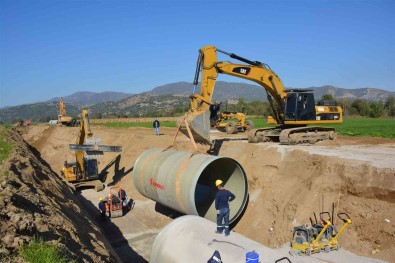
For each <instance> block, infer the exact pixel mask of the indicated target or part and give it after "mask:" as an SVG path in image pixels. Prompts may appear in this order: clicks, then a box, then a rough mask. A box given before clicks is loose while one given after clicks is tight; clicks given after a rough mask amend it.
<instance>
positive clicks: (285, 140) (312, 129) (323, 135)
mask: <svg viewBox="0 0 395 263" xmlns="http://www.w3.org/2000/svg"><path fill="white" fill-rule="evenodd" d="M279 139H280V144H285V145H295V144H314V143H316V142H319V141H324V140H334V139H336V131H335V129H334V128H330V127H317V126H308V127H298V128H289V129H284V130H282V131H281V133H280V137H279Z"/></svg>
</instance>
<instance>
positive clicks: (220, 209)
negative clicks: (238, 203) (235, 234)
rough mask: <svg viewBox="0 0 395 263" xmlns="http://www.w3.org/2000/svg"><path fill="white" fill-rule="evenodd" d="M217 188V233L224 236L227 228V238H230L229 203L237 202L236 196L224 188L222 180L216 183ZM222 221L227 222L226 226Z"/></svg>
mask: <svg viewBox="0 0 395 263" xmlns="http://www.w3.org/2000/svg"><path fill="white" fill-rule="evenodd" d="M215 186H216V187H217V188H218V192H217V194H216V195H215V209H217V230H216V231H215V233H217V234H222V232H223V231H224V228H225V236H229V234H230V230H229V213H230V210H229V202H232V201H233V200H235V198H236V196H235V195H234V194H232V193H231V192H230V191H228V190H226V189H225V188H224V186H223V182H222V181H221V180H217V181H215ZM222 219H224V221H225V226H224V225H222Z"/></svg>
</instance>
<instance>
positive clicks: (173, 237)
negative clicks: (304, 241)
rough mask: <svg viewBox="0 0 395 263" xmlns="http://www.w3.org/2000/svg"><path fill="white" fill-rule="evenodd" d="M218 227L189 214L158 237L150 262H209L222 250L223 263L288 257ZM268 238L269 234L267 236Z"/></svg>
mask: <svg viewBox="0 0 395 263" xmlns="http://www.w3.org/2000/svg"><path fill="white" fill-rule="evenodd" d="M215 229H216V224H215V223H213V222H210V221H208V220H206V219H204V218H201V217H197V216H192V215H187V216H182V217H179V218H177V219H175V220H174V221H173V222H171V223H170V224H168V225H167V226H166V227H165V228H164V229H163V230H162V231H161V232H160V233H159V234H158V235H157V236H156V238H155V241H154V243H153V245H152V248H151V254H150V260H149V262H150V263H162V262H171V263H181V262H182V263H184V262H207V260H208V259H209V258H210V257H211V256H212V255H213V253H214V251H215V250H218V251H219V253H220V255H221V260H222V262H246V254H247V252H251V251H255V252H256V253H258V254H259V259H260V262H261V263H269V262H270V263H273V262H275V261H276V260H278V259H280V258H283V257H285V256H287V254H288V250H287V251H284V250H282V251H283V252H279V251H276V250H274V249H271V248H268V247H265V246H263V245H262V244H259V243H257V242H255V241H253V240H251V239H248V238H247V237H245V236H242V235H241V234H239V233H236V232H231V234H230V235H229V236H227V237H225V236H224V235H220V234H216V233H215ZM266 235H267V234H266ZM297 262H322V260H319V259H316V258H313V257H304V258H303V257H298V259H297Z"/></svg>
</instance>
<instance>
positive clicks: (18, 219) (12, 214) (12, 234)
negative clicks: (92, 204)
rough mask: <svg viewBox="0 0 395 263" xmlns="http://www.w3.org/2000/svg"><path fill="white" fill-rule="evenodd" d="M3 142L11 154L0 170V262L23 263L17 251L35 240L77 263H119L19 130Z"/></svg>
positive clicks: (70, 195) (76, 202)
mask: <svg viewBox="0 0 395 263" xmlns="http://www.w3.org/2000/svg"><path fill="white" fill-rule="evenodd" d="M7 140H8V141H9V142H12V143H13V144H14V145H15V149H14V150H13V152H12V155H11V157H10V158H9V159H7V160H5V161H3V162H2V163H1V165H0V174H1V184H0V190H1V195H0V208H1V210H0V236H1V242H0V262H12V261H18V262H21V261H22V260H21V259H20V258H18V257H17V256H16V255H17V252H18V249H20V247H21V246H22V245H23V244H27V243H29V242H30V241H31V240H32V238H34V237H38V238H41V239H42V240H44V241H46V242H50V243H53V244H58V246H60V247H61V248H62V249H63V251H64V252H65V254H66V256H67V257H68V258H70V259H73V260H76V261H77V262H115V261H117V257H116V256H114V253H113V255H112V254H111V251H112V248H111V246H110V245H108V243H107V242H106V241H105V239H104V238H103V236H102V234H101V232H100V230H99V229H98V228H97V227H96V226H95V224H94V223H93V222H92V220H91V219H90V218H89V216H88V215H87V214H86V213H85V212H84V211H82V210H81V208H80V207H81V204H80V202H79V201H78V200H77V199H76V197H75V196H74V194H73V193H72V191H71V190H70V189H69V187H68V186H66V185H65V184H64V183H63V182H62V181H61V179H60V178H58V175H57V174H56V173H55V172H54V171H53V170H52V169H51V167H50V166H49V165H48V164H47V163H46V161H45V160H44V159H42V157H41V154H40V153H39V152H38V151H37V150H36V149H35V148H33V147H31V146H30V145H28V144H27V143H26V142H25V141H24V140H23V139H22V137H21V135H20V134H19V132H18V130H17V129H14V130H13V131H12V133H10V134H9V136H8V138H7Z"/></svg>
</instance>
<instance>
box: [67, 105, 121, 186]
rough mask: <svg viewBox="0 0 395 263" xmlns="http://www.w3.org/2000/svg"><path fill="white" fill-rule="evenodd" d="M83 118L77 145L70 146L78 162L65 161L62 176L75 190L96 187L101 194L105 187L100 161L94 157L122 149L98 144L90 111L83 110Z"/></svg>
mask: <svg viewBox="0 0 395 263" xmlns="http://www.w3.org/2000/svg"><path fill="white" fill-rule="evenodd" d="M81 117H82V120H81V121H80V131H79V134H78V136H77V140H76V144H70V145H69V148H70V150H74V151H75V159H76V161H75V162H72V163H68V162H67V161H65V162H64V166H63V167H62V169H61V174H62V176H63V178H64V179H65V181H66V182H68V183H70V184H71V185H70V186H71V187H72V188H74V189H77V188H85V187H94V188H95V189H96V191H98V192H99V191H101V190H103V189H104V185H103V183H102V182H101V180H100V179H101V178H99V171H98V161H97V159H95V158H93V157H92V156H98V155H102V154H103V152H121V151H122V147H120V146H106V145H100V144H98V143H97V140H95V139H94V138H93V133H92V131H91V128H90V124H89V116H88V110H86V109H83V110H82V113H81ZM99 142H100V140H99ZM84 152H86V155H87V157H85V154H84Z"/></svg>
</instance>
